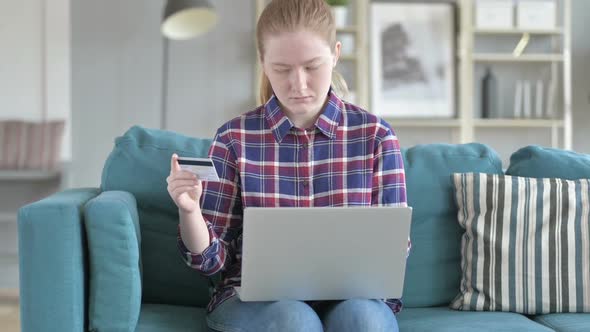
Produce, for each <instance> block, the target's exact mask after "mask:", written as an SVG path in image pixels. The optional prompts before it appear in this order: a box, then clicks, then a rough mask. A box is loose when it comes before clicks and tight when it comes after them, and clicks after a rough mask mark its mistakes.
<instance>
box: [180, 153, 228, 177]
mask: <svg viewBox="0 0 590 332" xmlns="http://www.w3.org/2000/svg"><path fill="white" fill-rule="evenodd" d="M178 164H179V165H180V168H181V169H183V170H185V171H189V172H191V173H193V174H195V175H196V176H197V178H198V179H199V180H202V181H219V176H218V175H217V170H216V169H215V166H214V165H213V160H211V159H210V158H190V157H178Z"/></svg>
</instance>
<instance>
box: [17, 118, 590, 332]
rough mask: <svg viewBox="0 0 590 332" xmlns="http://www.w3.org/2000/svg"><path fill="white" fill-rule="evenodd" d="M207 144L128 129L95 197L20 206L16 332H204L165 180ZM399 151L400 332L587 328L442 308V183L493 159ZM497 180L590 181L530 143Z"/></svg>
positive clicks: (446, 284)
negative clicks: (406, 214) (402, 228)
mask: <svg viewBox="0 0 590 332" xmlns="http://www.w3.org/2000/svg"><path fill="white" fill-rule="evenodd" d="M210 144H211V140H209V139H196V138H189V137H186V136H182V135H179V134H175V133H171V132H166V131H160V130H153V129H146V128H142V127H133V128H131V129H129V130H128V131H127V132H126V133H125V134H124V135H123V136H121V137H118V138H117V139H116V142H115V147H114V149H113V151H112V153H111V154H110V156H109V157H108V159H107V160H106V163H105V165H104V170H103V174H102V179H101V185H100V188H80V189H72V190H66V191H63V192H59V193H56V194H54V195H52V196H50V197H47V198H45V199H43V200H41V201H38V202H35V203H32V204H29V205H27V206H24V207H22V208H21V209H20V210H19V214H18V227H19V253H20V287H21V289H20V305H21V320H22V331H23V332H42V331H59V332H62V331H72V332H74V331H98V332H103V331H105V332H106V331H139V332H144V331H149V332H156V331H207V327H206V319H205V313H206V312H205V306H206V304H207V302H208V300H209V296H210V289H211V288H210V287H211V285H212V284H214V283H215V282H216V280H215V278H212V279H210V278H205V277H203V276H201V275H200V274H199V273H197V272H196V271H194V270H192V269H190V268H189V267H187V266H186V265H185V264H184V263H183V261H182V259H181V258H180V257H179V253H178V250H177V247H176V236H177V223H178V212H177V209H176V207H175V205H174V203H173V202H172V200H171V199H170V198H169V196H168V193H167V190H166V181H165V178H166V177H167V175H168V172H169V164H170V162H169V161H170V156H171V155H172V153H178V154H180V155H190V156H206V154H207V151H208V148H209V146H210ZM403 154H404V161H405V167H406V176H407V186H408V198H409V205H410V206H412V207H413V208H414V215H413V220H412V230H411V238H412V245H413V246H412V251H411V254H410V256H409V259H408V264H407V271H406V278H405V285H404V309H403V311H402V312H401V313H400V314H399V315H398V321H399V326H400V330H401V331H494V332H497V331H563V332H581V331H590V314H550V315H542V316H525V315H520V314H516V313H508V312H467V311H456V310H451V309H449V308H448V305H449V303H450V302H451V301H452V299H453V298H454V297H455V296H456V295H457V293H458V292H459V282H460V277H461V269H460V260H461V257H460V246H461V244H460V237H461V234H462V232H461V228H460V227H459V225H458V223H457V207H456V204H455V202H454V198H453V197H454V196H453V195H454V194H453V187H452V183H451V177H450V174H452V173H455V172H485V173H496V174H501V173H502V172H503V170H502V167H501V162H500V160H499V158H498V156H497V155H496V154H495V152H494V151H493V150H491V149H490V148H489V147H486V146H485V145H482V144H475V143H474V144H465V145H448V144H431V145H420V146H415V147H412V148H409V149H406V150H404V152H403ZM539 165H544V167H539ZM507 172H508V173H509V174H514V175H521V176H537V177H543V176H555V177H569V178H590V157H589V156H585V155H581V154H576V153H573V152H567V151H561V150H554V149H545V148H540V147H534V146H531V147H526V148H523V149H521V150H520V151H518V152H516V153H515V154H514V155H513V156H512V160H511V165H510V167H509V168H508V170H507Z"/></svg>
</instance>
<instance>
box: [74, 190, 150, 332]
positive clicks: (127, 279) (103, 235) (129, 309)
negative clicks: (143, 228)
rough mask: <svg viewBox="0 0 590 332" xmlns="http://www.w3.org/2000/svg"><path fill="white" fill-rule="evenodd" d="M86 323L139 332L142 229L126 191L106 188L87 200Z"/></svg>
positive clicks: (92, 327)
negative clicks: (87, 280)
mask: <svg viewBox="0 0 590 332" xmlns="http://www.w3.org/2000/svg"><path fill="white" fill-rule="evenodd" d="M84 224H85V226H86V234H87V235H88V252H89V290H88V291H89V296H88V327H89V329H90V330H91V331H92V330H96V331H129V332H133V331H135V328H136V326H137V322H138V320H139V312H140V309H141V289H142V288H141V259H140V257H141V255H140V248H141V234H140V228H139V216H138V213H137V203H136V201H135V197H133V195H132V194H130V193H128V192H124V191H104V192H102V193H101V194H100V195H99V196H97V197H95V198H93V199H92V200H90V201H88V203H86V207H85V208H84Z"/></svg>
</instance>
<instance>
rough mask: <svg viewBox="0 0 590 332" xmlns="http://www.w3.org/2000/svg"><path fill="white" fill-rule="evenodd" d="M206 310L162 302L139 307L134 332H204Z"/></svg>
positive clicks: (205, 328)
mask: <svg viewBox="0 0 590 332" xmlns="http://www.w3.org/2000/svg"><path fill="white" fill-rule="evenodd" d="M205 315H206V311H205V309H202V308H193V307H182V306H174V305H163V304H144V305H142V307H141V313H140V315H139V323H138V324H137V329H136V330H135V331H136V332H169V331H174V332H206V331H209V329H208V328H207V323H206V320H205Z"/></svg>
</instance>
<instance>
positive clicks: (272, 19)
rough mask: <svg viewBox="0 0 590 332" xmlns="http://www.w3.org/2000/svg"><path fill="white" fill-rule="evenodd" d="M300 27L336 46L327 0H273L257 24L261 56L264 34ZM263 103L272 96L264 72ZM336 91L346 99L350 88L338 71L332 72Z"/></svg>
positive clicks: (260, 96) (258, 46)
mask: <svg viewBox="0 0 590 332" xmlns="http://www.w3.org/2000/svg"><path fill="white" fill-rule="evenodd" d="M299 29H306V30H309V31H312V32H314V33H316V34H318V36H320V37H322V38H324V40H325V41H326V42H327V43H328V45H329V46H330V49H331V50H334V47H335V46H336V26H335V24H334V17H333V16H332V11H331V10H330V6H329V5H328V4H327V3H326V1H325V0H272V1H271V2H270V3H269V4H268V5H267V6H266V8H264V11H262V14H261V15H260V18H259V19H258V24H257V26H256V45H257V48H258V55H259V58H260V59H261V60H262V57H263V56H264V37H265V36H267V35H271V34H279V33H282V32H293V31H297V30H299ZM261 75H262V76H261V80H260V93H259V98H260V101H259V102H260V103H261V104H263V103H266V101H267V100H268V99H269V98H270V97H271V96H272V94H273V90H272V86H271V85H270V81H269V80H268V77H266V75H265V74H264V71H262V72H261ZM332 87H333V89H334V92H335V93H336V94H337V95H338V96H340V97H343V98H345V97H346V95H347V94H348V87H347V85H346V82H345V81H344V78H343V77H342V76H341V75H340V74H338V73H337V72H336V71H333V72H332Z"/></svg>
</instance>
